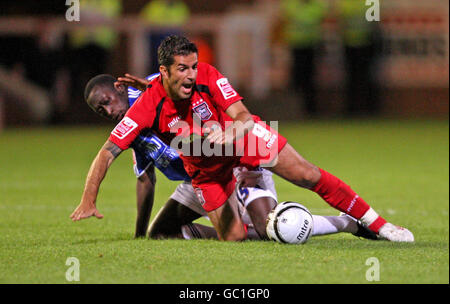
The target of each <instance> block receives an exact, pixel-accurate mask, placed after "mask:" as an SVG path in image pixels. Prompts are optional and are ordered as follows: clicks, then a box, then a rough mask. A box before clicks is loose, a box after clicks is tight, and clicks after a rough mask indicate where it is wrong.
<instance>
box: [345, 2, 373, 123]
mask: <svg viewBox="0 0 450 304" xmlns="http://www.w3.org/2000/svg"><path fill="white" fill-rule="evenodd" d="M367 9H368V7H367V6H365V2H364V1H360V0H339V1H338V2H337V16H338V20H339V21H338V24H339V29H340V34H341V37H342V42H343V44H344V64H345V71H346V113H347V114H348V115H349V116H355V115H368V114H369V115H376V114H378V113H379V110H380V101H379V93H378V89H377V84H376V71H375V63H376V61H377V58H376V57H377V54H378V52H377V48H378V46H379V41H380V40H379V37H380V35H378V31H377V27H376V26H377V22H369V21H367V20H366V17H365V16H366V10H367Z"/></svg>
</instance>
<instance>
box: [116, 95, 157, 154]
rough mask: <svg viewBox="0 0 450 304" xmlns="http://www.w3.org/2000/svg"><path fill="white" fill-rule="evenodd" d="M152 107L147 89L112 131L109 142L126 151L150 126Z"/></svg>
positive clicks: (153, 114) (152, 114)
mask: <svg viewBox="0 0 450 304" xmlns="http://www.w3.org/2000/svg"><path fill="white" fill-rule="evenodd" d="M152 105H153V104H152V98H151V93H150V92H149V89H147V91H145V92H144V93H143V94H142V95H141V97H140V98H139V99H138V100H137V101H136V102H135V104H134V105H133V106H132V107H131V108H130V109H128V111H127V113H126V114H125V117H124V118H123V119H122V120H121V121H120V122H119V123H118V124H117V125H116V127H115V128H114V129H113V130H112V132H111V134H110V136H109V140H110V141H111V142H113V143H114V144H116V145H117V146H118V147H119V148H121V149H122V150H126V149H128V148H129V147H130V145H131V143H132V142H133V141H134V140H135V139H136V137H137V136H138V135H139V133H140V132H141V131H142V130H143V129H146V128H150V127H151V126H152V124H153V121H154V119H155V116H156V114H155V113H156V111H155V107H154V106H152Z"/></svg>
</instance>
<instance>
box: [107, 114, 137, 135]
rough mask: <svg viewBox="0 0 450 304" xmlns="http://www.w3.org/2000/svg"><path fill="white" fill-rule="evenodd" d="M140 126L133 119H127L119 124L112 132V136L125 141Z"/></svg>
mask: <svg viewBox="0 0 450 304" xmlns="http://www.w3.org/2000/svg"><path fill="white" fill-rule="evenodd" d="M137 126H138V124H137V123H135V122H134V121H133V120H132V119H131V118H129V117H125V118H124V119H122V120H121V121H120V122H119V124H118V125H117V126H116V127H115V128H114V130H112V132H111V134H112V135H114V136H116V137H117V138H119V139H123V138H124V137H125V136H127V135H128V134H130V132H131V131H133V130H134V129H136V128H137Z"/></svg>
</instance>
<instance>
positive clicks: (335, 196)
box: [311, 168, 386, 232]
mask: <svg viewBox="0 0 450 304" xmlns="http://www.w3.org/2000/svg"><path fill="white" fill-rule="evenodd" d="M319 170H320V174H321V177H320V180H319V182H318V183H317V184H316V185H315V186H314V187H313V188H312V189H311V190H312V191H314V192H316V193H317V194H318V195H319V196H320V197H321V198H323V199H324V200H325V201H326V202H327V203H328V204H330V205H331V206H332V207H334V208H336V209H338V210H339V211H342V212H344V213H346V214H348V215H350V216H352V217H354V218H356V219H360V218H361V217H363V216H364V215H365V214H366V212H367V211H368V210H369V209H371V208H370V206H369V205H368V204H367V203H366V202H365V201H364V200H363V199H362V198H360V197H359V196H358V195H357V194H356V193H355V191H353V190H352V189H351V188H350V186H348V185H347V184H346V183H344V182H343V181H341V180H340V179H339V178H337V177H336V176H334V175H332V174H330V173H328V172H326V171H325V170H322V169H320V168H319ZM385 223H386V220H384V219H383V218H382V217H381V216H378V217H377V218H376V219H374V220H373V221H372V220H371V221H370V222H369V223H366V224H367V225H368V226H369V228H370V229H371V230H372V231H374V232H378V229H380V227H381V226H383V225H384V224H385Z"/></svg>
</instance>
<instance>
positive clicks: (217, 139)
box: [204, 125, 225, 145]
mask: <svg viewBox="0 0 450 304" xmlns="http://www.w3.org/2000/svg"><path fill="white" fill-rule="evenodd" d="M204 132H205V134H208V136H206V140H208V141H209V142H210V143H216V144H219V145H222V144H223V143H224V142H225V132H223V131H222V128H221V127H219V126H216V125H212V126H211V127H206V128H205V129H204Z"/></svg>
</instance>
